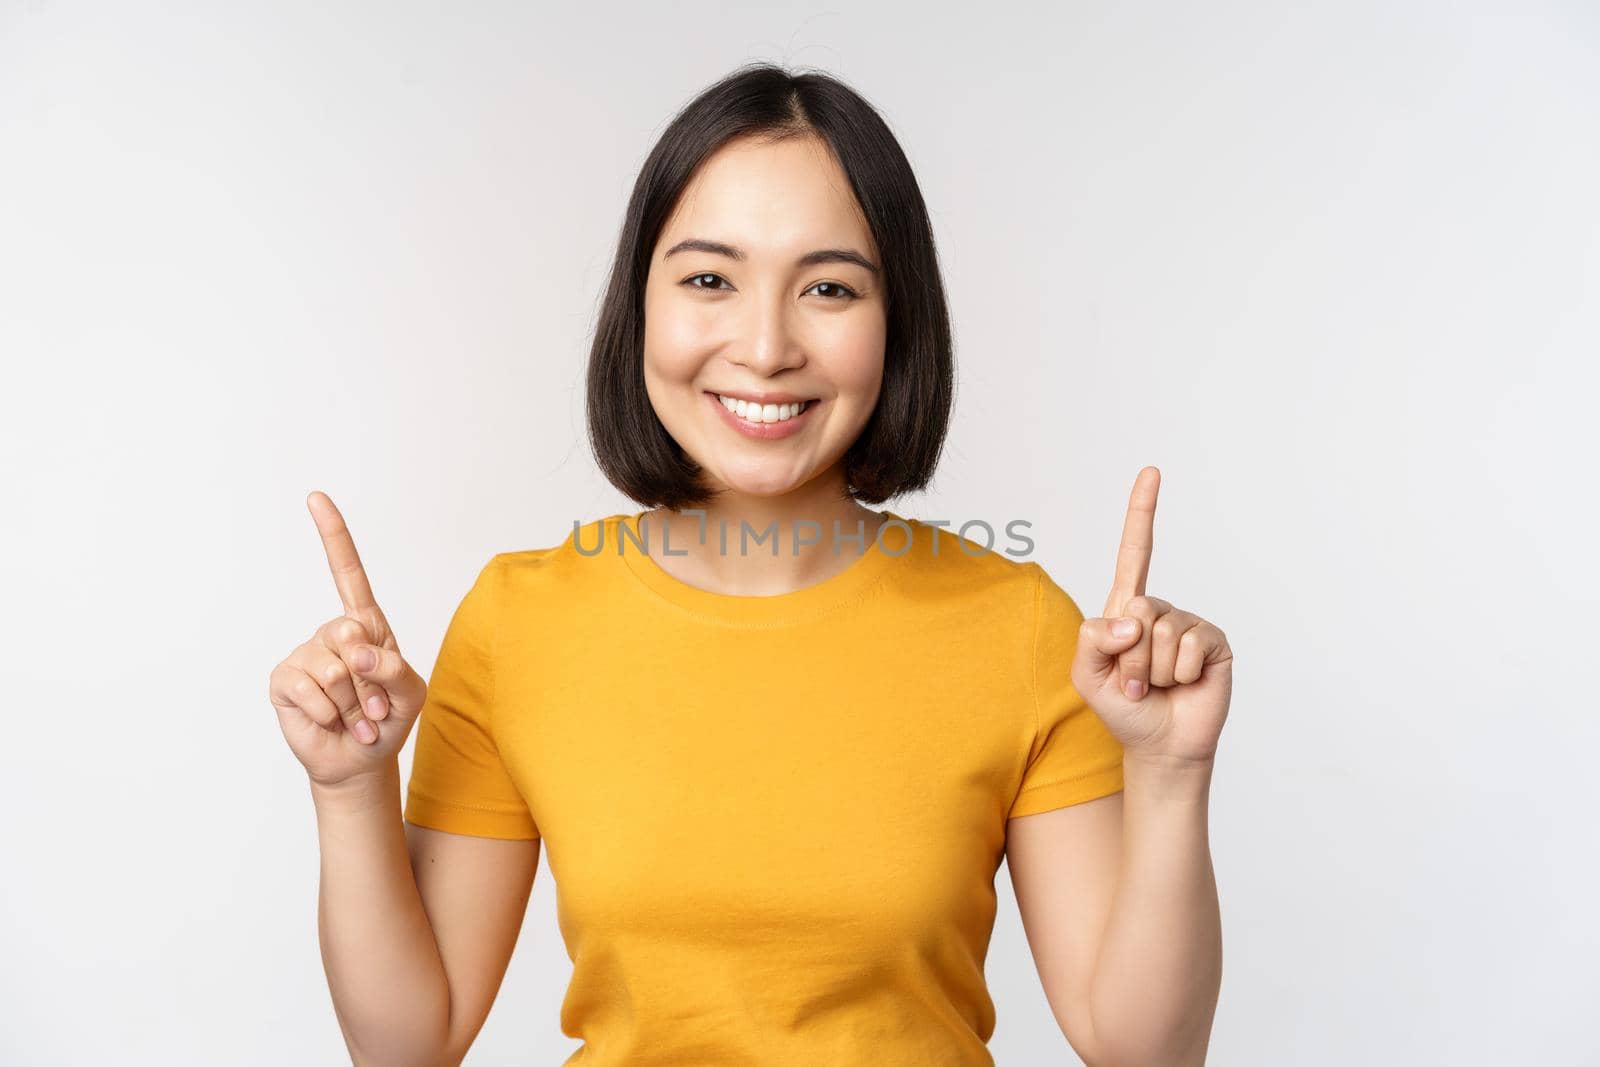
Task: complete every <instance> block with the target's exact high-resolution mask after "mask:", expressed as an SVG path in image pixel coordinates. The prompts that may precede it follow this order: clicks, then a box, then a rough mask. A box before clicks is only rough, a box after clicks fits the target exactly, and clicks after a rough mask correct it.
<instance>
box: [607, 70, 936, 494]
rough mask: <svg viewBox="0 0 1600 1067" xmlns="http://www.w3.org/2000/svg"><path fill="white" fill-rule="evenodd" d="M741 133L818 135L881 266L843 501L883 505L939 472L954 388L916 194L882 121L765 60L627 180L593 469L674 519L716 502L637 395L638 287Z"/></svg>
mask: <svg viewBox="0 0 1600 1067" xmlns="http://www.w3.org/2000/svg"><path fill="white" fill-rule="evenodd" d="M747 135H760V136H761V137H763V138H765V139H766V140H768V141H781V140H784V139H787V138H791V137H803V136H815V137H819V138H820V139H821V140H822V141H823V142H824V143H825V144H827V145H828V146H829V147H830V148H831V150H832V152H833V155H834V158H835V159H836V160H837V161H838V162H839V164H840V166H841V167H842V169H843V170H844V172H845V174H846V175H848V176H849V179H850V187H851V189H852V190H853V192H854V193H855V197H856V200H857V201H858V202H859V203H860V205H861V209H862V213H863V214H864V215H865V216H866V220H867V224H868V226H869V227H870V228H871V231H872V236H873V240H875V241H876V242H877V245H878V249H879V251H880V253H881V257H882V260H883V262H882V263H881V264H880V267H881V270H882V284H883V286H884V295H885V302H886V308H885V310H886V314H887V316H888V321H887V332H886V335H885V340H884V346H885V347H884V365H883V385H882V388H881V389H880V391H879V395H878V402H877V406H876V407H875V408H874V409H873V412H872V415H871V417H870V418H869V419H868V421H867V423H866V425H865V426H864V427H863V429H862V431H861V434H860V436H859V437H858V438H857V439H856V440H855V442H854V443H853V444H852V445H851V446H850V449H849V450H848V451H847V452H846V453H845V456H844V470H845V482H846V491H847V494H848V495H849V496H850V497H853V498H855V499H856V500H857V501H859V502H862V503H867V504H879V503H882V502H883V501H885V500H888V499H889V498H890V497H893V496H897V495H899V494H901V493H906V492H910V491H913V490H918V489H922V488H924V487H925V486H926V485H927V484H928V482H929V480H930V479H931V478H932V477H933V471H934V468H935V467H936V466H937V465H938V462H939V453H940V451H941V450H942V449H943V447H944V439H945V432H946V429H947V428H948V426H949V422H950V408H951V405H952V402H953V399H954V392H955V372H954V360H953V355H952V351H951V340H950V314H949V309H948V308H947V306H946V304H945V296H944V286H943V283H942V281H941V280H940V274H939V262H938V255H937V252H936V250H935V248H934V244H933V228H932V226H931V224H930V223H929V220H928V212H927V208H926V206H925V205H924V204H923V201H922V191H921V189H919V188H918V186H917V180H916V177H915V176H914V175H913V174H912V172H911V164H910V163H909V162H908V161H907V160H906V157H905V153H904V152H903V151H901V149H900V145H899V142H897V141H896V140H895V138H894V135H893V134H892V133H890V131H889V127H888V125H887V124H885V122H884V121H883V119H882V118H881V117H880V116H879V114H878V112H877V111H876V110H875V109H874V108H873V106H872V105H871V104H869V103H868V102H867V101H866V100H864V99H863V98H862V97H861V96H860V95H859V94H857V93H856V92H855V91H854V90H852V89H850V88H849V87H848V86H846V85H844V84H843V83H841V82H839V81H837V80H835V79H834V78H832V77H830V76H829V75H827V74H823V73H818V72H808V73H801V74H791V73H789V72H788V71H787V70H785V69H784V68H782V67H779V66H775V65H773V64H771V63H765V62H762V63H750V64H746V65H744V66H741V67H739V68H737V69H736V70H734V71H733V73H731V74H729V75H727V76H726V77H724V78H722V79H721V80H720V81H718V82H717V83H715V84H714V85H712V86H711V87H710V88H708V89H706V90H705V91H704V92H702V93H701V94H700V95H699V96H697V97H695V98H694V99H693V100H692V101H690V102H689V103H688V104H687V105H686V106H685V107H684V108H683V110H682V111H680V112H679V113H678V114H677V116H676V117H674V119H673V120H672V122H671V124H670V125H668V127H667V128H666V130H665V132H663V133H662V135H661V138H660V140H658V141H657V142H656V144H655V147H654V148H653V149H651V151H650V155H649V157H648V158H647V159H646V160H645V162H644V166H643V167H642V168H641V169H640V171H639V177H638V179H637V180H636V181H635V182H634V186H633V194H632V196H631V197H630V198H629V200H628V210H627V215H626V217H625V218H624V220H623V224H622V232H621V235H620V237H619V239H618V242H617V253H616V258H615V259H614V260H613V262H612V265H611V277H610V281H609V282H608V284H607V286H606V293H605V298H604V301H603V302H602V304H601V306H600V313H599V318H598V320H597V322H596V327H595V334H594V342H593V345H592V347H591V349H590V352H589V368H588V382H587V393H588V396H587V399H588V426H589V444H590V447H591V448H593V450H594V454H595V458H596V460H597V461H598V463H599V466H600V470H601V471H602V473H604V474H605V476H606V479H607V480H608V481H610V482H611V484H612V485H614V486H616V487H617V488H618V489H620V490H621V491H622V492H623V493H625V494H626V495H627V496H628V497H630V498H631V499H633V500H635V501H637V502H639V503H640V504H643V505H645V506H646V507H649V508H654V507H663V508H667V509H669V510H673V511H677V510H681V509H683V508H690V507H696V506H700V505H702V504H704V503H705V502H706V501H708V500H709V499H711V496H712V491H711V489H710V488H709V487H708V486H706V485H705V484H704V483H703V482H702V481H701V480H700V476H701V474H702V468H701V467H700V465H699V464H697V463H695V462H694V460H693V459H691V458H690V457H689V456H687V455H686V454H685V453H684V451H683V449H682V447H681V446H679V444H678V443H677V441H675V440H674V439H673V437H672V435H671V434H669V433H668V432H667V429H666V427H665V426H663V425H662V424H661V420H660V419H659V418H657V416H656V413H655V409H654V408H653V407H652V405H651V403H650V397H649V394H648V393H647V392H646V391H645V382H644V293H645V281H646V279H647V278H648V276H649V271H650V258H651V256H652V254H653V252H654V250H655V246H656V242H657V241H658V240H659V239H660V236H661V231H662V228H663V227H664V226H665V225H666V222H667V219H668V218H669V217H670V216H671V214H672V211H673V209H674V208H675V207H676V205H677V202H678V199H679V197H680V195H681V194H682V192H683V189H684V187H685V186H686V185H688V183H689V181H690V179H691V178H692V177H693V175H694V172H695V170H696V168H698V167H699V166H700V164H701V163H702V162H703V161H705V160H706V159H707V158H709V157H710V156H711V155H712V154H713V153H714V152H716V150H717V149H718V148H720V147H721V146H722V145H723V144H725V143H726V142H728V141H730V140H733V139H735V138H738V137H742V136H747Z"/></svg>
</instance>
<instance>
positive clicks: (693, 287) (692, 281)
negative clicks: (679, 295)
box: [678, 271, 731, 289]
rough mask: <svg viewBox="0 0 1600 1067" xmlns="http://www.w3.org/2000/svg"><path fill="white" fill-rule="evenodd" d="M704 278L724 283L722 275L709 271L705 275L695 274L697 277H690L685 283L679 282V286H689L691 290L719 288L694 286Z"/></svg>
mask: <svg viewBox="0 0 1600 1067" xmlns="http://www.w3.org/2000/svg"><path fill="white" fill-rule="evenodd" d="M702 278H715V279H716V280H717V281H719V282H720V281H724V279H723V277H722V275H720V274H712V273H710V272H709V271H707V272H706V273H703V274H695V275H692V276H690V277H688V278H685V279H684V280H683V281H681V282H679V283H678V284H679V285H687V286H689V288H691V289H715V288H717V287H716V286H714V285H694V284H692V283H694V282H697V281H699V280H700V279H702ZM730 288H731V287H730Z"/></svg>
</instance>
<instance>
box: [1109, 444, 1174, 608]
mask: <svg viewBox="0 0 1600 1067" xmlns="http://www.w3.org/2000/svg"><path fill="white" fill-rule="evenodd" d="M1160 487H1161V472H1160V471H1159V470H1157V469H1156V468H1155V467H1141V468H1140V469H1139V476H1138V477H1137V478H1135V479H1134V481H1133V493H1132V494H1131V495H1130V496H1129V497H1128V517H1127V518H1126V519H1125V520H1124V521H1123V524H1122V544H1121V545H1119V546H1118V547H1117V574H1116V577H1115V578H1113V579H1112V581H1111V596H1110V597H1109V598H1108V599H1107V600H1106V616H1107V617H1108V618H1109V617H1113V616H1116V615H1120V614H1122V609H1123V607H1124V606H1125V605H1126V604H1127V603H1128V601H1130V600H1132V599H1133V598H1134V597H1136V596H1144V583H1145V579H1146V578H1148V577H1149V576H1150V551H1151V548H1152V546H1153V545H1154V543H1155V525H1156V491H1157V490H1158V489H1159V488H1160Z"/></svg>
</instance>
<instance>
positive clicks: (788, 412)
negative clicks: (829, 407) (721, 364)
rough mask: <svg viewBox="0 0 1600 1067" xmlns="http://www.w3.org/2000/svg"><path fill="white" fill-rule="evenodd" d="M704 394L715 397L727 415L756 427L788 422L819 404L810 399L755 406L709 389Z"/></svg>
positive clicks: (813, 398) (815, 399)
mask: <svg viewBox="0 0 1600 1067" xmlns="http://www.w3.org/2000/svg"><path fill="white" fill-rule="evenodd" d="M706 392H707V394H708V395H710V396H712V397H715V398H716V400H717V403H719V404H721V405H722V406H723V407H725V408H727V409H728V411H729V413H731V414H733V415H735V416H737V417H738V418H741V419H743V420H745V421H746V422H748V423H750V424H752V425H756V426H760V425H765V424H769V423H776V422H788V421H789V420H790V419H792V418H795V417H796V416H798V415H800V414H802V413H803V412H806V411H809V410H810V409H811V408H812V407H813V406H815V405H816V404H818V403H820V402H821V401H820V400H818V399H817V398H815V397H812V398H811V399H808V400H798V401H794V402H792V403H787V404H755V403H751V402H750V401H747V400H741V399H739V398H738V397H732V396H723V395H722V394H721V393H715V392H712V391H711V390H709V389H708V390H706Z"/></svg>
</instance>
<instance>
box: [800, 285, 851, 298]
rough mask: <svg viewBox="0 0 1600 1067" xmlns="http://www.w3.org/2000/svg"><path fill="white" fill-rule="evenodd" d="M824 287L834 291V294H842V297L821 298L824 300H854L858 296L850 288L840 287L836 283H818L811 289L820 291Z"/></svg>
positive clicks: (846, 286)
mask: <svg viewBox="0 0 1600 1067" xmlns="http://www.w3.org/2000/svg"><path fill="white" fill-rule="evenodd" d="M824 285H826V286H828V287H829V288H831V289H833V290H835V292H838V293H843V294H844V295H843V296H826V297H824V298H823V299H825V300H854V299H855V298H856V297H857V296H858V295H859V294H857V292H856V291H855V290H854V289H852V288H850V287H849V286H848V285H840V284H839V283H838V282H818V283H817V284H816V285H813V286H812V287H811V288H812V289H821V288H822V287H823V286H824Z"/></svg>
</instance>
